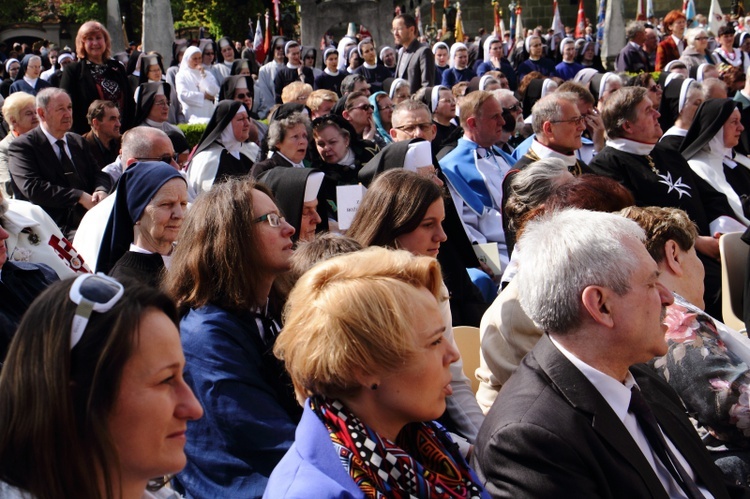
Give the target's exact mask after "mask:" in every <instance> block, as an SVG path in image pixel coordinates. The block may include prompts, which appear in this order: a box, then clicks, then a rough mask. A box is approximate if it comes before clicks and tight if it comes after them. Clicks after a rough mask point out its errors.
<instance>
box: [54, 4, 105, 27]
mask: <svg viewBox="0 0 750 499" xmlns="http://www.w3.org/2000/svg"><path fill="white" fill-rule="evenodd" d="M58 13H59V14H60V15H61V16H63V17H65V18H67V19H68V21H70V22H72V23H76V24H83V23H85V22H86V21H89V20H91V19H95V20H97V21H100V22H105V21H106V19H107V2H106V0H100V1H95V0H94V1H92V0H62V2H60V9H59V11H58Z"/></svg>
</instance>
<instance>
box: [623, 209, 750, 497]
mask: <svg viewBox="0 0 750 499" xmlns="http://www.w3.org/2000/svg"><path fill="white" fill-rule="evenodd" d="M622 214H623V215H624V216H625V217H627V218H630V219H632V220H634V221H635V222H637V223H638V225H640V226H641V227H642V228H643V229H644V230H645V231H646V249H648V252H649V253H650V254H651V256H652V257H653V259H654V260H656V263H657V265H658V267H659V273H660V276H659V280H660V281H661V282H662V283H663V284H664V286H666V287H667V288H668V289H669V290H670V291H672V292H673V293H674V303H673V304H672V305H670V306H668V307H667V310H666V319H665V321H664V324H665V325H666V326H667V331H666V334H665V338H666V340H667V344H668V345H669V350H668V352H667V354H666V355H665V356H664V357H659V358H656V359H654V360H653V361H651V362H650V365H651V366H652V367H653V368H654V369H655V370H656V372H657V373H659V374H660V375H661V376H662V377H664V378H665V379H666V380H667V381H668V382H669V384H670V386H672V388H674V389H675V391H676V392H677V393H678V395H679V396H680V398H681V399H682V401H683V402H684V403H685V406H686V408H687V411H688V413H689V414H690V416H692V417H693V418H695V419H696V420H697V421H698V423H699V424H700V425H701V426H702V427H703V429H699V432H701V433H705V430H707V431H708V432H709V435H706V436H705V437H704V442H705V443H707V447H708V448H709V451H711V454H712V456H713V457H714V460H715V462H716V464H717V465H718V466H719V468H720V469H721V470H722V471H723V472H724V475H725V477H726V478H727V481H728V482H731V483H737V484H740V485H743V486H745V487H747V486H748V476H749V473H750V454H749V453H748V451H747V449H748V446H749V445H750V436H748V433H747V427H746V425H745V422H746V420H747V418H746V414H747V411H748V402H747V392H748V390H750V368H748V365H749V363H750V347H749V346H748V341H747V337H745V336H743V335H741V334H739V333H737V332H736V331H733V330H731V329H730V328H728V327H727V326H726V325H724V324H722V323H721V322H720V321H719V320H717V319H715V318H713V317H711V316H709V315H708V314H706V313H705V312H704V311H703V303H704V302H703V273H704V271H703V265H702V264H701V261H700V260H699V259H698V257H697V255H696V252H695V239H696V237H697V236H698V233H697V231H696V228H695V225H694V224H693V222H692V221H691V220H690V218H689V217H688V215H687V213H685V212H684V211H682V210H678V209H676V208H659V207H654V206H652V207H647V208H636V207H631V208H626V209H625V210H623V211H622Z"/></svg>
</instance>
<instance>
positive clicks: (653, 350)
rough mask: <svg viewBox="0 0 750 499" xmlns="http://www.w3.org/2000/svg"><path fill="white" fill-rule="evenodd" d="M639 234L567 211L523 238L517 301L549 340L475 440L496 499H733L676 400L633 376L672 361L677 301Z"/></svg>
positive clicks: (480, 470) (644, 377)
mask: <svg viewBox="0 0 750 499" xmlns="http://www.w3.org/2000/svg"><path fill="white" fill-rule="evenodd" d="M631 222H632V221H631V220H626V219H624V218H623V217H620V216H618V215H614V214H609V213H600V212H588V211H582V210H566V211H563V212H558V213H553V214H550V215H546V216H543V217H541V218H540V219H537V220H534V221H531V222H528V223H527V225H526V227H525V228H524V232H523V236H522V237H521V240H520V242H519V244H520V245H522V246H523V249H524V254H523V265H520V266H519V271H518V274H517V276H516V277H515V279H516V280H517V281H518V288H519V289H518V291H519V299H520V303H521V306H522V307H523V309H524V311H525V312H526V313H527V314H528V315H529V317H530V318H532V319H533V320H534V321H535V322H536V323H537V324H539V325H540V326H541V327H542V328H543V329H544V330H545V331H546V334H545V335H544V336H542V338H541V339H540V340H539V342H538V343H537V345H536V346H535V347H534V349H533V350H532V351H531V352H530V353H529V354H528V355H527V356H526V357H525V358H524V360H523V361H522V363H521V365H520V366H519V368H518V370H517V371H516V372H515V373H514V374H513V376H512V377H511V378H510V380H509V381H508V383H507V384H506V385H505V386H503V390H502V391H501V392H500V394H499V395H498V397H497V400H496V401H495V403H494V404H493V406H492V409H490V412H489V413H488V414H487V418H486V419H485V422H484V424H483V425H482V428H481V430H480V431H479V435H478V437H477V442H476V445H475V447H474V453H473V457H472V462H473V464H474V467H475V469H476V471H477V475H478V476H479V478H480V480H481V481H482V483H483V484H484V485H485V487H486V488H487V490H488V492H489V493H490V494H491V495H492V496H493V497H513V498H516V497H609V498H633V497H655V498H656V497H660V498H667V497H689V498H697V497H704V496H705V495H706V494H707V493H709V492H710V494H712V495H713V497H717V498H719V497H730V496H729V493H728V490H727V486H726V485H725V484H724V481H723V477H722V475H721V472H720V471H719V470H718V469H717V468H716V466H715V465H714V464H713V462H712V461H711V459H710V457H709V456H708V454H707V452H706V450H705V448H704V447H703V445H702V443H701V441H700V439H699V438H698V436H697V434H696V433H695V431H694V429H693V427H692V426H691V425H690V422H689V421H688V419H687V416H686V414H685V409H684V407H683V406H682V405H681V402H680V400H679V398H678V397H677V395H676V393H674V391H673V390H672V389H671V388H670V387H669V386H668V385H667V384H666V383H665V382H663V381H662V380H660V379H658V378H657V377H656V376H655V374H654V373H653V372H649V371H648V368H646V367H645V366H635V364H639V363H642V362H646V361H648V360H650V359H651V358H653V357H655V356H661V355H664V354H665V353H666V352H667V344H666V342H665V340H664V331H665V328H664V326H663V325H662V319H663V316H664V315H663V314H664V311H665V307H666V306H668V305H670V304H671V303H672V302H673V297H672V294H671V293H670V292H669V291H668V290H667V289H666V288H665V287H664V286H663V285H662V284H661V283H660V282H659V272H658V268H657V265H656V262H654V260H653V258H651V256H650V255H649V253H648V252H647V251H646V248H645V246H644V244H643V241H644V239H645V236H644V233H643V231H642V230H641V229H640V227H638V226H637V225H636V224H634V223H631ZM675 463H676V464H675Z"/></svg>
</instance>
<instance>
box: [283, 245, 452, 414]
mask: <svg viewBox="0 0 750 499" xmlns="http://www.w3.org/2000/svg"><path fill="white" fill-rule="evenodd" d="M441 283H442V277H441V274H440V265H439V264H438V262H437V260H435V259H434V258H430V257H423V256H414V255H412V254H411V253H409V252H407V251H400V250H390V249H386V248H380V247H372V248H367V249H364V250H362V251H358V252H355V253H349V254H346V255H341V256H336V257H334V258H331V259H330V260H326V261H323V262H321V263H319V264H317V265H315V266H314V267H313V268H312V269H310V270H309V271H308V272H306V273H305V274H304V275H303V276H302V277H301V278H300V279H299V281H297V284H296V285H295V287H294V289H292V292H291V293H290V295H289V299H288V301H287V303H286V307H285V308H284V329H283V330H282V332H281V334H279V337H278V338H277V339H276V344H275V346H274V349H273V351H274V354H275V355H276V356H277V357H278V358H279V359H281V360H283V361H284V364H285V365H286V370H287V371H288V372H289V375H290V376H291V378H292V382H293V383H294V390H295V392H296V395H297V399H298V400H299V401H300V403H302V402H303V401H304V400H305V399H306V398H307V397H310V396H312V395H323V396H325V397H330V398H341V397H345V396H353V395H355V394H356V393H357V392H358V391H359V390H360V389H361V388H362V385H361V384H360V383H359V381H358V379H357V378H358V376H357V375H356V374H357V373H360V374H362V375H369V374H376V375H377V374H382V373H386V372H393V371H398V370H400V369H402V368H403V366H404V364H406V363H408V362H409V360H410V358H411V357H412V356H413V355H415V352H416V345H415V344H414V340H413V334H414V333H413V329H414V325H413V321H412V317H413V314H414V306H415V303H417V302H419V301H420V300H424V299H425V297H424V295H423V294H421V293H420V292H419V291H420V289H423V288H424V289H427V290H428V291H429V292H430V293H432V295H433V296H434V297H435V299H436V300H437V299H439V296H440V289H441Z"/></svg>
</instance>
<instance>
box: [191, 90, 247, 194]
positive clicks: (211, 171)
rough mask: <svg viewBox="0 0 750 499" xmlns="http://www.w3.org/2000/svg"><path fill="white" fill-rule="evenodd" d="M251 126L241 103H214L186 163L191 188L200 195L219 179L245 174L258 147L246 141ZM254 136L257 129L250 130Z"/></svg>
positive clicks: (232, 101) (229, 101) (233, 101)
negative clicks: (208, 118) (212, 110)
mask: <svg viewBox="0 0 750 499" xmlns="http://www.w3.org/2000/svg"><path fill="white" fill-rule="evenodd" d="M251 128H254V124H253V122H252V121H251V120H250V115H249V113H248V111H247V108H246V107H245V105H244V104H243V103H242V102H238V101H235V100H223V101H221V102H219V105H218V106H216V111H214V114H213V116H211V120H210V121H209V122H208V126H206V129H205V130H204V131H203V135H202V136H201V139H200V141H199V142H198V145H197V146H196V149H195V154H194V156H193V159H192V160H191V161H190V164H189V165H188V169H187V174H188V182H189V183H190V187H192V189H193V190H194V191H195V193H196V194H200V193H202V192H205V191H207V190H210V189H211V187H212V186H213V185H214V184H215V183H218V182H223V181H224V180H226V179H228V178H232V177H242V176H245V175H248V174H249V173H250V170H251V169H252V168H253V165H254V164H255V162H256V161H257V160H258V158H259V156H260V147H259V146H258V144H256V143H254V142H249V141H248V139H249V138H250V129H251ZM253 131H254V133H253V135H254V136H256V137H257V135H258V132H257V131H255V130H253Z"/></svg>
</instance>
